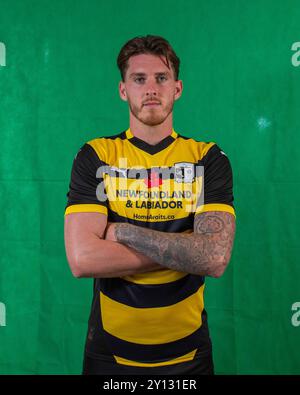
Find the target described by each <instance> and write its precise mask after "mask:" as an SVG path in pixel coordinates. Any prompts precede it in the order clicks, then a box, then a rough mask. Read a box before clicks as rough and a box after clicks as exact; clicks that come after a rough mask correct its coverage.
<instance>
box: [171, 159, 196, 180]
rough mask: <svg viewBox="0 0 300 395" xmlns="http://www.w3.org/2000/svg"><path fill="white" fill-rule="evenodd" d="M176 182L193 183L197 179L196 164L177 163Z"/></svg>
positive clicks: (175, 167)
mask: <svg viewBox="0 0 300 395" xmlns="http://www.w3.org/2000/svg"><path fill="white" fill-rule="evenodd" d="M174 169H175V181H176V182H178V183H179V182H188V183H190V182H193V181H194V179H195V174H194V164H193V163H187V162H180V163H175V166H174Z"/></svg>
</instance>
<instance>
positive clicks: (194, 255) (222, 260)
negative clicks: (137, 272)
mask: <svg viewBox="0 0 300 395" xmlns="http://www.w3.org/2000/svg"><path fill="white" fill-rule="evenodd" d="M109 226H110V227H112V228H113V229H108V232H107V236H106V237H107V239H110V240H115V241H117V242H120V243H122V244H125V245H127V246H128V247H131V248H133V249H134V250H136V251H137V252H139V253H142V254H144V255H146V256H147V257H148V258H151V259H153V260H154V261H156V262H157V263H159V264H160V265H162V266H164V267H167V268H169V269H173V270H177V271H182V272H186V273H193V274H199V275H207V276H212V277H220V276H221V275H222V274H223V273H224V270H225V268H226V266H227V264H228V263H229V260H230V256H231V251H232V246H233V240H234V234H235V217H234V216H233V215H232V214H230V213H227V212H222V211H211V212H205V213H202V214H198V215H196V217H195V220H194V232H193V233H189V234H187V233H165V232H159V231H155V230H151V229H146V228H141V227H138V226H135V225H131V224H125V223H117V224H110V225H109Z"/></svg>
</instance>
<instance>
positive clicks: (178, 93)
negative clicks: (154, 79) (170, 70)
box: [174, 80, 183, 100]
mask: <svg viewBox="0 0 300 395" xmlns="http://www.w3.org/2000/svg"><path fill="white" fill-rule="evenodd" d="M182 91H183V83H182V81H181V80H178V81H176V83H175V93H174V99H175V100H178V99H179V98H180V96H181V95H182Z"/></svg>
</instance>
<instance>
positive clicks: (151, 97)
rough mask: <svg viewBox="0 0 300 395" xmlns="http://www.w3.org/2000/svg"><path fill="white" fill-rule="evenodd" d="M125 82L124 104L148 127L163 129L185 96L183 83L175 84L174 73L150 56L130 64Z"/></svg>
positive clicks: (134, 58) (122, 87)
mask: <svg viewBox="0 0 300 395" xmlns="http://www.w3.org/2000/svg"><path fill="white" fill-rule="evenodd" d="M128 66H129V67H128V69H127V71H126V75H125V82H120V85H119V92H120V96H121V99H122V100H125V101H128V105H129V108H130V111H131V114H132V115H133V116H134V117H135V118H137V119H138V120H139V121H140V122H142V123H143V124H145V125H149V126H155V125H160V124H161V123H163V122H164V121H165V119H166V118H167V117H168V116H169V115H170V114H171V113H172V110H173V105H174V101H175V100H177V99H178V98H179V97H180V96H181V93H182V81H175V79H174V72H173V69H172V68H170V69H168V67H167V66H166V65H165V64H164V62H163V61H162V60H161V59H160V58H159V57H158V56H154V55H149V54H142V55H136V56H132V57H131V58H129V60H128Z"/></svg>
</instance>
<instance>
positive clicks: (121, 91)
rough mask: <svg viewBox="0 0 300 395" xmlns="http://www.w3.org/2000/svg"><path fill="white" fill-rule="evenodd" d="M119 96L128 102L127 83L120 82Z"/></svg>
mask: <svg viewBox="0 0 300 395" xmlns="http://www.w3.org/2000/svg"><path fill="white" fill-rule="evenodd" d="M119 94H120V98H121V99H122V100H124V101H127V93H126V88H125V83H124V82H123V81H120V83H119Z"/></svg>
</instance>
